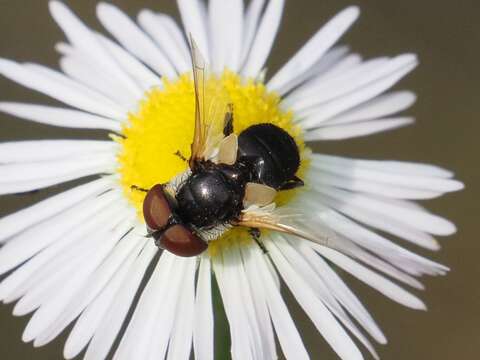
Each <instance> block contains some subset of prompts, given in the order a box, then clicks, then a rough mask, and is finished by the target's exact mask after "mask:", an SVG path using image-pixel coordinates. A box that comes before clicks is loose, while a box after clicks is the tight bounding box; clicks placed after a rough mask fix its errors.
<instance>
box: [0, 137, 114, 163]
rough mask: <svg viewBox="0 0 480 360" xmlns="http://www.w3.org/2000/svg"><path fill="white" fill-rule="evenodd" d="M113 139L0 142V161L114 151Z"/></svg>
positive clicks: (43, 159)
mask: <svg viewBox="0 0 480 360" xmlns="http://www.w3.org/2000/svg"><path fill="white" fill-rule="evenodd" d="M116 148H117V145H116V144H115V143H114V142H113V141H100V140H31V141H12V142H4V143H0V163H17V162H35V161H46V160H55V159H62V158H68V157H78V156H83V155H90V156H91V155H92V154H95V153H114V152H115V151H116Z"/></svg>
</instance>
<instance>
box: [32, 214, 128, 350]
mask: <svg viewBox="0 0 480 360" xmlns="http://www.w3.org/2000/svg"><path fill="white" fill-rule="evenodd" d="M120 219H121V220H124V221H123V223H122V224H121V225H119V226H117V228H115V229H110V231H108V232H106V234H105V235H104V236H103V237H102V238H100V239H99V240H101V241H99V244H98V246H97V248H96V249H95V251H94V252H92V251H90V252H89V254H88V257H87V258H85V259H83V260H84V261H85V260H87V261H85V262H84V266H82V267H80V268H77V269H76V271H74V272H73V273H72V274H71V276H69V278H68V281H67V282H65V283H63V284H62V285H63V286H62V287H61V288H58V289H57V293H56V294H55V296H53V297H52V296H50V298H49V299H48V300H47V301H46V302H42V306H41V307H40V308H39V309H38V310H37V311H36V312H35V314H34V315H33V316H32V318H31V319H30V321H29V322H28V325H27V327H26V328H25V331H24V333H23V340H24V341H25V342H28V341H31V340H33V339H34V338H35V337H37V336H39V335H40V334H41V333H42V332H43V331H45V330H46V329H47V328H48V326H49V325H50V324H51V321H52V319H56V318H57V317H58V316H59V315H60V313H61V311H62V310H63V309H64V308H65V307H66V306H68V304H69V303H70V301H71V300H72V299H74V297H75V296H78V294H79V293H80V290H82V289H84V288H85V286H86V285H87V281H88V279H89V277H90V275H91V274H92V273H93V272H94V271H95V269H96V268H97V267H98V266H99V265H100V264H101V263H102V262H103V260H104V259H105V258H106V257H107V256H108V255H109V254H110V252H111V251H112V249H113V248H114V246H115V244H116V243H117V242H118V241H119V239H120V238H121V237H123V236H124V235H125V233H126V232H127V231H128V230H129V228H130V227H131V225H132V219H130V221H128V217H127V218H120ZM27 296H28V294H27Z"/></svg>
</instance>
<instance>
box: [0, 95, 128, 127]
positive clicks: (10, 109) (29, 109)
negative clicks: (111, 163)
mask: <svg viewBox="0 0 480 360" xmlns="http://www.w3.org/2000/svg"><path fill="white" fill-rule="evenodd" d="M0 111H3V112H5V113H7V114H11V115H14V116H18V117H20V118H23V119H27V120H31V121H35V122H39V123H42V124H47V125H53V126H61V127H69V128H80V129H105V130H111V131H115V132H117V133H119V132H120V131H121V125H120V123H119V122H118V121H117V120H112V119H107V118H104V117H101V116H97V115H93V114H89V113H86V112H83V111H78V110H71V109H63V108H56V107H51V106H44V105H33V104H23V103H14V102H0Z"/></svg>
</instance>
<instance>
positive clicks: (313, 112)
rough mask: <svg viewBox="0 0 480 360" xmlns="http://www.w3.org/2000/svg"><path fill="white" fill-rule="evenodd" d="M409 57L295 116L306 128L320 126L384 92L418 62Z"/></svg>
mask: <svg viewBox="0 0 480 360" xmlns="http://www.w3.org/2000/svg"><path fill="white" fill-rule="evenodd" d="M409 58H410V62H407V63H406V64H405V65H404V66H403V67H402V68H401V69H399V70H396V71H394V72H392V73H391V74H390V75H388V76H384V77H382V78H380V79H378V80H375V81H372V82H371V83H369V84H367V85H366V86H363V87H361V88H359V89H357V90H355V91H352V92H351V93H348V94H346V95H344V96H341V97H338V98H336V99H333V100H331V101H328V102H326V103H324V104H320V105H317V106H314V107H311V108H309V109H308V110H305V111H303V112H300V113H299V114H297V116H298V117H299V118H302V119H301V120H300V123H301V126H302V127H304V128H306V129H310V128H315V127H317V126H320V125H321V124H322V123H323V122H325V121H327V120H330V119H333V118H334V117H335V116H337V115H338V114H341V113H342V112H344V111H347V110H349V109H351V108H353V107H355V106H357V105H360V104H362V103H364V102H366V101H369V100H371V99H373V98H375V97H376V96H378V95H380V94H381V93H383V92H385V91H386V90H388V89H389V88H390V87H392V86H393V85H395V84H396V83H397V82H398V81H399V80H400V79H401V78H403V77H404V76H405V75H406V74H408V73H409V72H410V71H412V70H413V69H414V68H415V66H416V65H417V63H418V62H417V59H416V58H415V57H414V56H409Z"/></svg>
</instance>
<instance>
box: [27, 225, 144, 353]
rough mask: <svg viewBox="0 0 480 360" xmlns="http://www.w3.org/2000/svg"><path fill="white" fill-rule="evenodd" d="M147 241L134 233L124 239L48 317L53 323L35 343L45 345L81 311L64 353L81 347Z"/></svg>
mask: <svg viewBox="0 0 480 360" xmlns="http://www.w3.org/2000/svg"><path fill="white" fill-rule="evenodd" d="M144 244H145V239H140V238H138V237H136V236H135V235H133V236H132V233H130V234H129V235H128V236H127V237H124V238H123V239H121V240H120V243H119V244H118V245H116V246H115V248H114V249H113V250H112V252H111V253H110V254H109V255H108V257H107V258H106V259H105V261H104V262H103V263H102V264H101V265H100V266H99V267H98V268H97V269H96V270H95V272H93V273H92V274H91V276H90V277H89V280H88V281H87V282H86V284H85V286H84V287H83V288H81V290H79V291H77V294H76V295H74V296H73V297H72V300H71V301H70V302H69V303H68V305H67V306H66V307H65V308H64V309H63V310H62V309H60V310H62V312H61V314H60V315H59V316H57V317H56V318H53V319H50V320H49V321H51V322H52V323H51V325H49V326H48V328H46V330H45V331H42V333H41V334H40V335H39V336H37V337H36V338H35V342H34V345H35V346H43V345H45V344H47V343H48V342H50V341H52V340H53V339H54V338H56V337H57V336H58V335H59V334H60V333H61V332H62V331H63V330H64V329H65V327H66V326H68V324H70V323H71V322H72V321H73V320H74V319H75V318H76V317H77V316H79V315H80V313H81V315H80V317H79V319H78V320H77V322H76V323H75V326H74V328H73V329H72V331H71V333H70V335H69V337H68V339H67V342H66V344H65V350H64V354H65V357H66V358H72V357H75V356H76V355H77V354H78V352H80V351H82V349H83V348H84V347H85V346H86V345H87V343H88V341H89V340H90V339H91V337H92V336H93V334H94V332H95V329H96V328H97V327H98V326H99V323H100V321H101V318H102V316H103V315H104V313H105V312H106V311H107V306H108V305H109V304H110V303H111V301H112V300H113V296H114V294H115V292H116V291H118V288H119V287H120V285H121V284H122V282H123V280H124V278H125V276H126V271H127V270H128V269H129V268H130V266H131V265H132V263H133V262H134V261H135V259H136V258H137V256H138V254H139V252H140V250H141V249H142V248H143V246H144ZM84 310H85V311H84ZM82 311H83V313H82ZM73 353H75V354H74V355H73ZM67 354H70V355H67Z"/></svg>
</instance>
